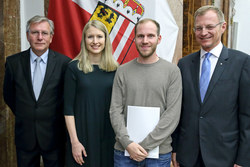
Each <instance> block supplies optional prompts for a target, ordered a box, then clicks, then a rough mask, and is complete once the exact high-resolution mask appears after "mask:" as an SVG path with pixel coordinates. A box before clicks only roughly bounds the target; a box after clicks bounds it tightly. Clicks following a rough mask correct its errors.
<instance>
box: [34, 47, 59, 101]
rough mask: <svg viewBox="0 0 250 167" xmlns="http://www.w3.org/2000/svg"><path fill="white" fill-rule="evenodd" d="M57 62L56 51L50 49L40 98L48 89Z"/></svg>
mask: <svg viewBox="0 0 250 167" xmlns="http://www.w3.org/2000/svg"><path fill="white" fill-rule="evenodd" d="M56 62H57V61H56V55H55V53H54V52H53V51H51V50H49V54H48V61H47V67H46V72H45V76H44V80H43V86H42V89H41V92H40V95H39V98H40V96H42V95H43V93H44V91H45V89H46V86H47V85H48V83H49V80H50V77H51V75H52V74H53V71H54V68H55V66H56ZM39 98H38V100H39Z"/></svg>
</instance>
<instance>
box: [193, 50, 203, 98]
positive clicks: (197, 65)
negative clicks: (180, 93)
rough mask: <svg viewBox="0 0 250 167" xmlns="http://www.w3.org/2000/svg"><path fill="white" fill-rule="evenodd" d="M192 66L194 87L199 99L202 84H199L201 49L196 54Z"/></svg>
mask: <svg viewBox="0 0 250 167" xmlns="http://www.w3.org/2000/svg"><path fill="white" fill-rule="evenodd" d="M192 63H193V64H192V66H191V73H192V79H193V83H194V87H195V90H197V91H196V95H197V98H198V99H201V98H200V86H199V83H200V81H199V78H200V77H199V75H200V74H199V71H200V51H199V52H196V53H195V54H194V57H193V59H192Z"/></svg>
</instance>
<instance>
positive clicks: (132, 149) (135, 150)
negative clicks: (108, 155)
mask: <svg viewBox="0 0 250 167" xmlns="http://www.w3.org/2000/svg"><path fill="white" fill-rule="evenodd" d="M126 150H127V151H128V153H129V155H130V158H131V159H133V160H135V161H138V162H140V161H143V160H144V159H145V158H146V157H147V156H148V153H147V151H146V150H145V149H144V148H142V146H140V145H139V144H137V143H134V142H133V143H130V144H129V145H128V146H127V148H126Z"/></svg>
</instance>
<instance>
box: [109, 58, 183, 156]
mask: <svg viewBox="0 0 250 167" xmlns="http://www.w3.org/2000/svg"><path fill="white" fill-rule="evenodd" d="M181 98H182V82H181V74H180V70H179V68H178V67H177V66H176V65H174V64H172V63H169V62H167V61H165V60H163V59H161V58H160V59H159V60H158V61H157V62H156V63H153V64H140V63H138V62H137V59H134V60H132V61H131V62H129V63H127V64H124V65H122V66H120V67H119V68H118V70H117V72H116V75H115V79H114V85H113V92H112V100H111V106H110V118H111V123H112V126H113V129H114V131H115V134H116V143H115V149H117V150H121V151H124V150H125V149H126V147H127V146H128V145H129V144H130V143H132V142H133V141H131V140H130V138H129V135H128V133H127V129H126V122H127V120H126V119H127V106H128V105H130V106H145V107H160V121H159V122H158V124H157V126H156V127H155V129H154V130H153V131H152V132H151V133H149V134H148V136H147V137H146V138H145V139H144V140H143V141H141V142H140V143H139V144H140V145H141V146H142V147H143V148H144V149H145V150H147V151H150V150H152V149H154V148H155V147H156V146H159V147H160V154H165V153H168V152H170V151H172V147H171V142H172V139H171V134H172V133H173V131H174V130H175V128H176V126H177V124H178V122H179V118H180V111H181ZM142 126H143V125H142Z"/></svg>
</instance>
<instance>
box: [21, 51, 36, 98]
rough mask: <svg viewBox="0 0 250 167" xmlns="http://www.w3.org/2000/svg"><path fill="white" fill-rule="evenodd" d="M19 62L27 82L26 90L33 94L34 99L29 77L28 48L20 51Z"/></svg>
mask: <svg viewBox="0 0 250 167" xmlns="http://www.w3.org/2000/svg"><path fill="white" fill-rule="evenodd" d="M21 63H22V67H23V69H22V70H23V74H24V78H25V80H26V82H27V85H28V88H30V89H29V90H28V91H30V94H31V95H32V96H33V98H34V99H36V98H35V94H34V91H33V84H32V79H31V67H30V49H28V50H26V51H24V52H23V53H22V58H21Z"/></svg>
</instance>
